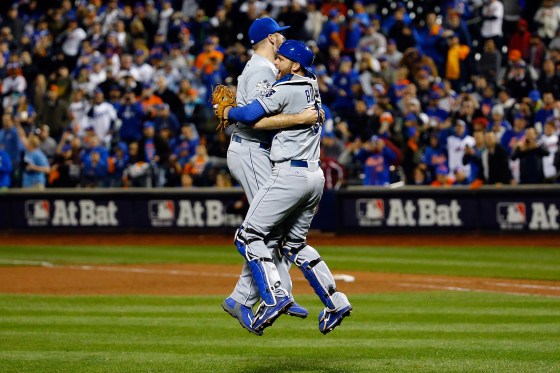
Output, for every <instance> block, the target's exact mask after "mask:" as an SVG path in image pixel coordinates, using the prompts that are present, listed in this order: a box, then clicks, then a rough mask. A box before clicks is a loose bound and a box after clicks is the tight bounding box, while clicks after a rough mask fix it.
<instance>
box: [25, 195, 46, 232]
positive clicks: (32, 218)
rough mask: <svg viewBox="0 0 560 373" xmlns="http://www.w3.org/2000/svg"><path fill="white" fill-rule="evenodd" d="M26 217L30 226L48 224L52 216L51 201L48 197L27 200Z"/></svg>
mask: <svg viewBox="0 0 560 373" xmlns="http://www.w3.org/2000/svg"><path fill="white" fill-rule="evenodd" d="M24 206H25V219H26V220H27V225H29V226H46V225H48V224H49V221H50V218H51V203H50V202H49V201H47V200H46V199H32V200H28V201H25V204H24Z"/></svg>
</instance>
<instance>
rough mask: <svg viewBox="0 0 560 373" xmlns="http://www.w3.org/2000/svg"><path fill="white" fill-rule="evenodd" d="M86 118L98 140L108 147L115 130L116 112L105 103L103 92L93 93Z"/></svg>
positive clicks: (97, 89)
mask: <svg viewBox="0 0 560 373" xmlns="http://www.w3.org/2000/svg"><path fill="white" fill-rule="evenodd" d="M87 116H88V118H89V120H88V124H89V127H92V128H93V130H94V131H95V134H96V135H97V137H98V138H99V140H100V141H101V142H102V143H103V144H104V145H105V146H106V147H109V146H110V145H111V140H112V138H113V134H114V133H115V132H116V130H117V128H116V124H115V120H116V119H117V112H116V111H115V108H114V107H113V105H111V104H110V103H108V102H107V101H105V97H104V95H103V91H102V90H101V89H99V88H96V89H95V91H94V96H93V103H92V106H91V108H90V109H89V111H88V113H87Z"/></svg>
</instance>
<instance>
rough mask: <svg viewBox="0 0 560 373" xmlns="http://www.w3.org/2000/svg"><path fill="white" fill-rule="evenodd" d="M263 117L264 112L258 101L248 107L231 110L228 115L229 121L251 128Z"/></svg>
mask: <svg viewBox="0 0 560 373" xmlns="http://www.w3.org/2000/svg"><path fill="white" fill-rule="evenodd" d="M264 116H266V112H265V110H264V108H263V107H262V106H261V104H260V102H259V101H258V100H254V101H253V102H251V103H250V104H249V105H245V106H243V107H234V108H231V110H230V111H229V113H228V118H229V119H230V120H233V121H237V122H241V123H243V124H247V125H251V126H252V125H254V124H255V123H256V122H258V121H259V119H261V118H263V117H264Z"/></svg>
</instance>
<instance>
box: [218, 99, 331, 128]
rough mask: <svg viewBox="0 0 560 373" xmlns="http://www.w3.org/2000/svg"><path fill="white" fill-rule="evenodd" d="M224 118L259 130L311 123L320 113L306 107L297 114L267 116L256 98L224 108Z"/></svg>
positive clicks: (319, 119)
mask: <svg viewBox="0 0 560 373" xmlns="http://www.w3.org/2000/svg"><path fill="white" fill-rule="evenodd" d="M224 115H225V117H226V119H230V120H234V121H237V122H241V123H245V124H249V125H251V126H252V127H254V128H256V129H260V130H278V129H283V128H288V127H292V126H296V125H301V124H307V125H310V126H311V125H313V124H316V123H317V122H318V121H321V113H317V110H315V108H312V107H310V108H307V109H305V110H304V111H302V112H301V113H299V114H277V115H273V116H269V117H267V116H266V115H267V113H266V111H265V110H264V108H263V107H262V105H261V104H260V102H259V101H258V100H255V101H253V102H252V103H250V104H249V105H246V106H243V107H235V108H226V109H225V110H224Z"/></svg>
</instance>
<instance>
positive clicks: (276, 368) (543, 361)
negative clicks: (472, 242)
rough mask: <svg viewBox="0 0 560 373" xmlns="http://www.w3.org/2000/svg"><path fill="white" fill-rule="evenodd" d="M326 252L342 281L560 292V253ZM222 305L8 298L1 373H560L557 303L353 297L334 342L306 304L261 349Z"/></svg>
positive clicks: (227, 260) (498, 297)
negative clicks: (420, 278)
mask: <svg viewBox="0 0 560 373" xmlns="http://www.w3.org/2000/svg"><path fill="white" fill-rule="evenodd" d="M318 249H319V251H320V253H321V256H322V257H323V258H324V259H325V260H326V261H327V262H328V263H329V266H330V267H331V268H333V269H335V270H337V271H340V270H347V271H349V270H360V271H374V272H378V271H380V272H400V273H426V274H447V275H464V276H488V277H504V278H526V279H548V280H560V269H559V268H560V249H554V248H535V247H532V248H528V249H523V248H495V247H484V248H479V247H477V248H469V247H462V248H452V247H450V248H410V247H401V248H383V247H320V248H318ZM14 260H20V261H30V262H40V261H46V262H50V263H55V264H74V263H89V264H95V263H97V264H123V263H129V264H135V263H218V264H239V263H240V257H239V255H238V254H237V251H236V250H235V248H234V247H233V246H231V247H216V246H208V247H206V246H205V247H195V246H189V247H177V246H174V247H121V246H118V247H106V246H100V247H87V246H68V247H64V246H37V247H32V246H22V247H15V246H0V271H2V267H1V266H2V265H4V266H5V265H10V263H11V261H14ZM13 264H14V263H13V262H12V265H13ZM228 290H229V289H224V294H223V296H225V295H226V291H228ZM223 296H218V297H216V296H207V297H152V296H126V297H124V296H81V297H65V296H29V295H1V294H0V372H2V373H4V372H6V373H11V372H18V373H19V372H25V373H35V372H37V373H43V372H469V373H470V372H508V373H509V372H516V373H517V372H531V373H532V372H560V322H559V320H560V298H558V297H541V296H514V295H506V294H495V293H492V294H489V293H476V292H424V293H398V294H369V295H355V294H349V297H350V300H351V301H352V304H353V306H354V312H353V314H352V316H351V317H350V318H348V319H347V320H345V321H344V323H343V324H342V326H341V327H339V328H337V329H336V330H335V331H333V332H332V333H330V334H328V335H326V336H324V335H322V334H321V333H320V332H319V331H318V329H317V320H316V315H317V314H318V313H319V311H320V309H321V305H320V303H319V302H318V300H317V299H316V297H314V296H310V295H297V299H298V302H299V303H301V304H302V305H304V306H306V307H307V308H308V309H309V311H310V314H311V315H310V317H309V318H308V319H306V320H299V319H294V318H290V317H287V316H282V317H281V318H280V319H279V320H278V321H277V322H276V323H275V325H274V326H273V327H272V328H269V329H267V330H266V331H265V335H264V336H262V337H257V336H254V335H252V334H249V333H248V332H246V331H245V330H243V329H241V327H240V326H239V324H238V323H237V322H236V321H235V320H233V319H232V318H231V317H229V316H228V315H226V314H225V313H224V312H223V311H222V310H221V307H220V302H221V301H222V299H223Z"/></svg>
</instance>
